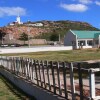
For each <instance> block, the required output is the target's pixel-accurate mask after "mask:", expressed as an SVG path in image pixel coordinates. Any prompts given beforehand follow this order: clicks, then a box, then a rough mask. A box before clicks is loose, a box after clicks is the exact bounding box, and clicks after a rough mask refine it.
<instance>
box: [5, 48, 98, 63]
mask: <svg viewBox="0 0 100 100" xmlns="http://www.w3.org/2000/svg"><path fill="white" fill-rule="evenodd" d="M6 56H20V57H26V58H33V59H37V60H53V61H86V60H98V59H100V49H83V50H70V51H54V52H53V51H52V52H37V53H23V54H6Z"/></svg>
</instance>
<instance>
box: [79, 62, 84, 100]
mask: <svg viewBox="0 0 100 100" xmlns="http://www.w3.org/2000/svg"><path fill="white" fill-rule="evenodd" d="M78 76H79V89H80V100H83V79H82V70H81V64H80V63H78Z"/></svg>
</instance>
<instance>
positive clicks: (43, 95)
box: [0, 68, 65, 100]
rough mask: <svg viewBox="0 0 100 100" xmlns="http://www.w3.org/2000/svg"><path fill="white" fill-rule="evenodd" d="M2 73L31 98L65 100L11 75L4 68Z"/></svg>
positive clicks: (0, 71) (0, 69)
mask: <svg viewBox="0 0 100 100" xmlns="http://www.w3.org/2000/svg"><path fill="white" fill-rule="evenodd" d="M0 73H1V74H2V75H3V76H4V77H6V78H7V79H8V80H10V81H11V82H12V83H13V84H15V85H16V86H17V87H19V88H20V89H22V90H23V91H24V92H26V93H27V94H29V95H31V96H34V97H35V98H36V100H65V99H63V98H61V97H58V96H57V95H53V94H52V93H50V92H48V91H46V90H44V89H42V88H40V87H37V86H36V85H34V84H31V83H30V82H27V81H25V80H23V79H21V78H19V77H17V76H15V75H13V74H11V73H10V72H8V71H6V70H4V69H3V68H0Z"/></svg>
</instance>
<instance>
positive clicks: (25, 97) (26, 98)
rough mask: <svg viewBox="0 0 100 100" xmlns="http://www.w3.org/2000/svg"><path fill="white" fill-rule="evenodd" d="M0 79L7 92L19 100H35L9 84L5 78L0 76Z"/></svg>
mask: <svg viewBox="0 0 100 100" xmlns="http://www.w3.org/2000/svg"><path fill="white" fill-rule="evenodd" d="M0 78H1V80H2V81H3V83H4V84H5V85H6V86H7V88H8V90H9V91H11V92H12V93H13V94H14V95H16V96H17V97H18V98H19V99H20V100H36V99H35V98H34V97H33V96H30V95H28V94H26V93H25V92H24V91H22V90H21V89H20V88H18V87H17V86H15V85H14V84H13V83H11V82H10V81H9V80H8V79H7V78H5V77H4V76H3V75H1V74H0Z"/></svg>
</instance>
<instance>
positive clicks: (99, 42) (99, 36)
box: [99, 35, 100, 47]
mask: <svg viewBox="0 0 100 100" xmlns="http://www.w3.org/2000/svg"><path fill="white" fill-rule="evenodd" d="M99 47H100V35H99Z"/></svg>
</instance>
